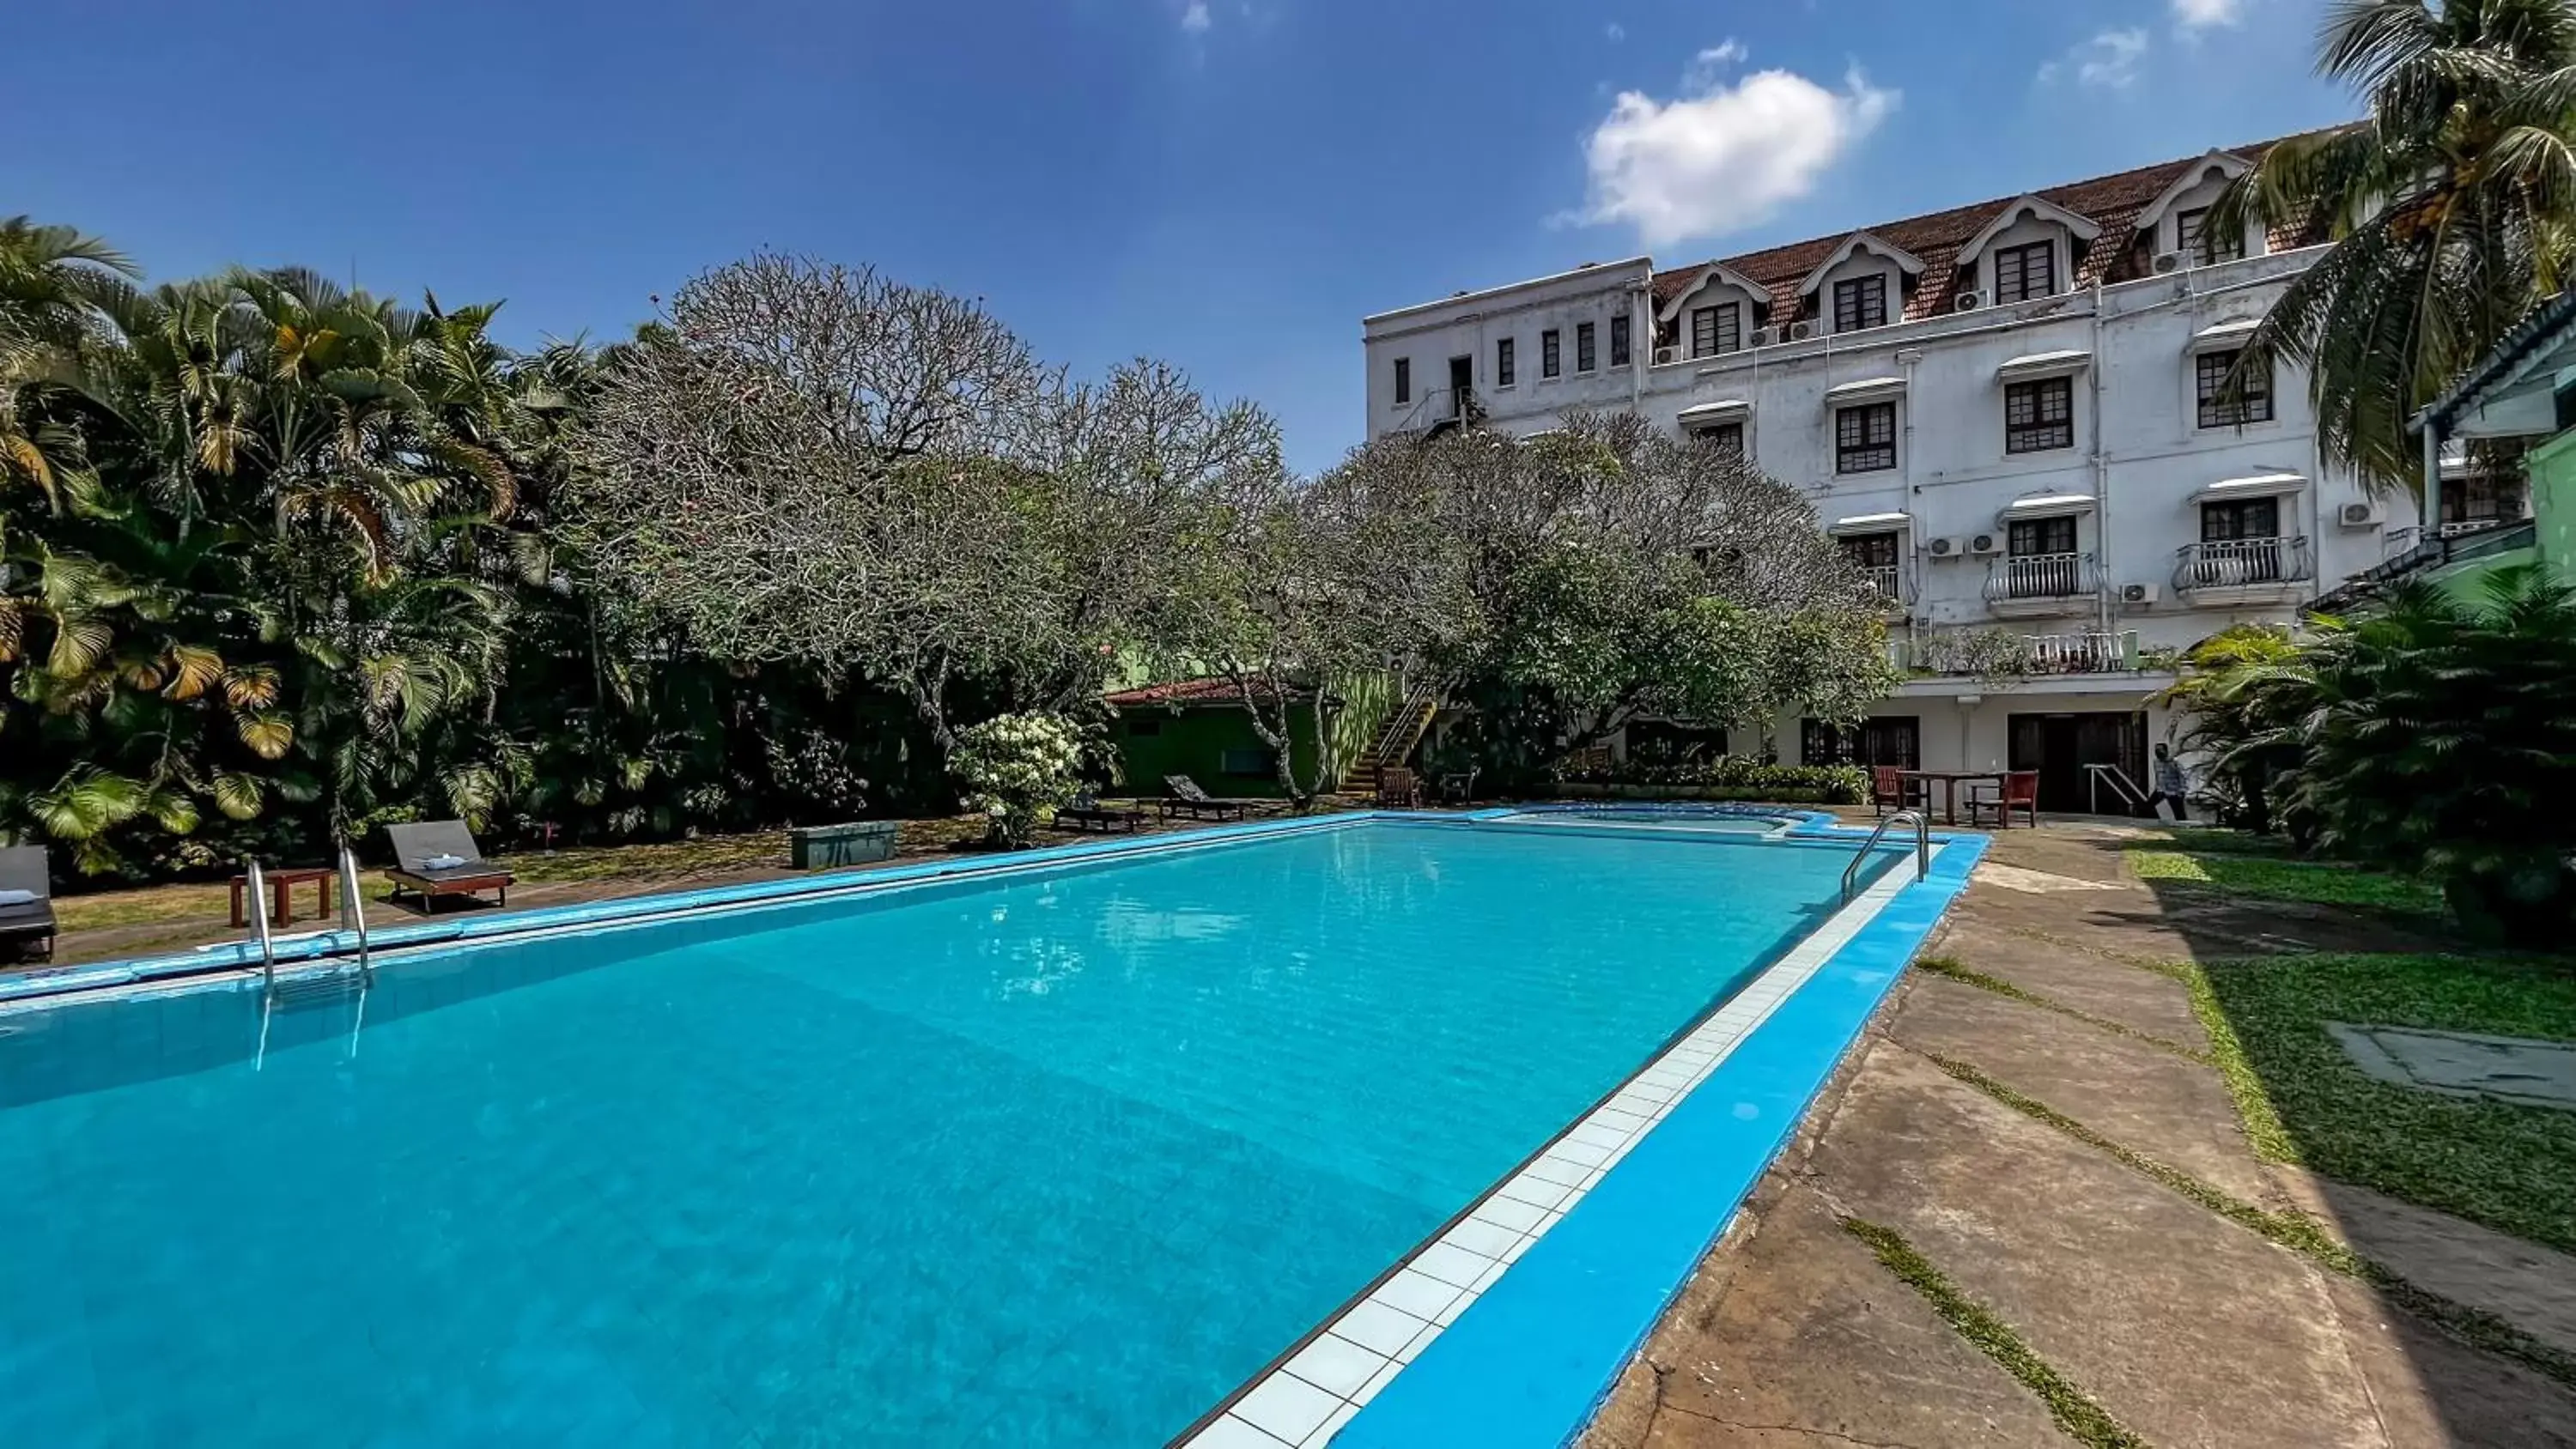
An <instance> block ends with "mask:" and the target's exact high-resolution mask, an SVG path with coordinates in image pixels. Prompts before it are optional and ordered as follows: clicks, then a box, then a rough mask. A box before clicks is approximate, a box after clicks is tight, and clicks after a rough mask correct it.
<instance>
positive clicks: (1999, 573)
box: [1986, 553, 2102, 603]
mask: <svg viewBox="0 0 2576 1449" xmlns="http://www.w3.org/2000/svg"><path fill="white" fill-rule="evenodd" d="M2101 582H2102V581H2101V575H2100V574H2099V572H2098V571H2096V570H2095V569H2094V567H2093V555H2091V554H2089V553H2035V554H2023V555H2021V556H2019V557H2015V558H2002V559H1997V560H1995V561H1994V563H1993V564H1991V565H1990V566H1988V568H1987V570H1986V601H1987V602H1988V603H1999V602H2002V601H2005V600H2009V599H2073V598H2080V597H2083V596H2086V595H2089V594H2091V593H2093V592H2094V591H2095V590H2097V589H2099V588H2100V587H2101Z"/></svg>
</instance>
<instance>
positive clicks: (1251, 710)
mask: <svg viewBox="0 0 2576 1449" xmlns="http://www.w3.org/2000/svg"><path fill="white" fill-rule="evenodd" d="M1263 682H1264V684H1265V685H1267V687H1268V688H1269V690H1270V697H1271V700H1272V701H1273V702H1274V703H1275V704H1276V705H1277V706H1278V709H1279V723H1278V724H1277V725H1276V726H1275V727H1274V726H1273V725H1272V724H1271V722H1270V719H1269V717H1268V716H1267V715H1264V714H1263V713H1262V712H1261V703H1260V700H1259V698H1258V697H1257V696H1256V695H1255V694H1254V692H1253V688H1252V677H1251V676H1250V675H1247V674H1244V673H1242V672H1240V671H1235V672H1234V687H1235V692H1236V693H1238V694H1241V695H1242V696H1243V712H1244V714H1245V715H1247V716H1248V717H1250V719H1251V721H1252V733H1253V736H1254V737H1255V738H1257V739H1259V740H1260V741H1261V742H1262V743H1263V744H1265V745H1268V746H1269V747H1270V756H1271V759H1272V760H1273V762H1274V763H1275V768H1276V769H1277V771H1278V774H1279V788H1280V789H1282V790H1285V791H1287V792H1288V803H1289V805H1290V806H1292V807H1293V808H1295V809H1298V810H1303V809H1305V808H1306V807H1307V806H1308V805H1311V804H1313V803H1314V797H1313V796H1311V795H1309V794H1307V793H1306V792H1305V791H1304V790H1303V789H1302V788H1301V787H1300V786H1299V785H1298V783H1297V762H1296V760H1295V759H1294V758H1293V752H1292V751H1290V749H1289V748H1288V709H1289V705H1288V700H1287V696H1286V691H1284V690H1283V689H1281V687H1280V686H1279V682H1278V681H1277V680H1275V679H1273V680H1265V681H1263Z"/></svg>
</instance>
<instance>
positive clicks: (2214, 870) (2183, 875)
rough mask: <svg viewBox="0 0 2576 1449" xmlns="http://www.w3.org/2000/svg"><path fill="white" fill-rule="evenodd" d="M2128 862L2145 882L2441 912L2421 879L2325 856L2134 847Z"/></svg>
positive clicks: (2391, 909)
mask: <svg viewBox="0 0 2576 1449" xmlns="http://www.w3.org/2000/svg"><path fill="white" fill-rule="evenodd" d="M2128 859H2129V866H2130V868H2131V869H2133V870H2135V871H2136V872H2137V873H2138V875H2139V878H2140V879H2143V880H2145V881H2146V882H2148V884H2150V885H2173V886H2180V887H2182V888H2184V889H2186V890H2200V891H2210V892H2214V893H2217V894H2220V895H2231V896H2251V897H2253V898H2255V899H2257V900H2267V901H2298V902H2302V903H2305V904H2309V905H2320V906H2360V907H2363V908H2365V909H2368V910H2377V911H2388V912H2392V913H2395V914H2398V915H2408V916H2440V915H2441V914H2442V893H2441V892H2440V891H2437V890H2435V889H2434V888H2433V887H2431V886H2429V885H2426V884H2425V883H2423V882H2422V881H2416V880H2408V879H2406V878H2405V877H2403V876H2394V875H2388V874H2384V873H2382V872H2379V871H2372V870H2361V869H2358V868H2355V867H2353V866H2348V865H2337V864H2334V863H2332V862H2328V861H2317V860H2284V859H2277V858H2274V857H2271V856H2266V855H2261V854H2253V853H2247V852H2238V851H2225V850H2221V851H2212V850H2200V849H2189V850H2160V849H2152V848H2148V849H2133V850H2131V851H2129V852H2128Z"/></svg>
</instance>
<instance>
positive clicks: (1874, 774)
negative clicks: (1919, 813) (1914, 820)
mask: <svg viewBox="0 0 2576 1449" xmlns="http://www.w3.org/2000/svg"><path fill="white" fill-rule="evenodd" d="M1923 801H1924V792H1923V782H1922V781H1920V780H1909V779H1907V778H1905V771H1904V769H1903V768H1902V767H1901V766H1897V765H1872V766H1870V767H1869V803H1870V804H1871V805H1872V806H1873V807H1875V808H1876V809H1877V811H1878V813H1879V816H1880V818H1882V819H1884V818H1885V817H1886V815H1887V812H1888V811H1890V810H1914V809H1920V808H1922V805H1923Z"/></svg>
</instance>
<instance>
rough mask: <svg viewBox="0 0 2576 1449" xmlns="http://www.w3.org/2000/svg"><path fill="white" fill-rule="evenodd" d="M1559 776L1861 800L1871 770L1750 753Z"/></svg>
mask: <svg viewBox="0 0 2576 1449" xmlns="http://www.w3.org/2000/svg"><path fill="white" fill-rule="evenodd" d="M1557 780H1558V783H1560V784H1566V785H1611V786H1617V785H1633V786H1650V787H1663V786H1669V787H1674V788H1678V789H1687V790H1691V791H1694V792H1702V791H1705V792H1710V794H1709V795H1708V796H1707V797H1706V798H1723V799H1733V800H1775V801H1783V802H1789V803H1807V802H1813V803H1818V804H1827V805H1858V804H1860V803H1861V802H1863V801H1865V800H1867V799H1868V798H1869V772H1868V771H1867V770H1864V769H1862V768H1861V767H1860V766H1858V765H1771V764H1765V763H1763V762H1762V761H1760V760H1757V759H1753V758H1751V757H1750V756H1746V755H1719V756H1717V757H1716V758H1715V759H1706V760H1701V759H1690V760H1679V761H1673V762H1669V763H1660V762H1654V761H1641V760H1618V761H1613V762H1612V763H1611V764H1610V765H1609V766H1608V767H1607V768H1606V769H1597V770H1567V771H1562V772H1560V773H1559V774H1558V776H1557ZM1718 792H1723V793H1722V794H1721V793H1718Z"/></svg>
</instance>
